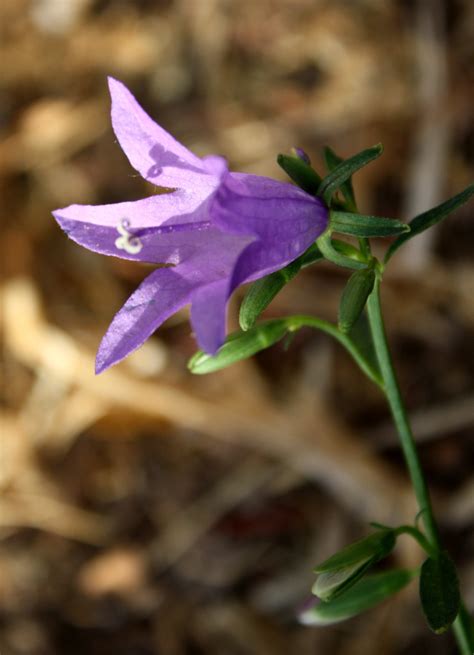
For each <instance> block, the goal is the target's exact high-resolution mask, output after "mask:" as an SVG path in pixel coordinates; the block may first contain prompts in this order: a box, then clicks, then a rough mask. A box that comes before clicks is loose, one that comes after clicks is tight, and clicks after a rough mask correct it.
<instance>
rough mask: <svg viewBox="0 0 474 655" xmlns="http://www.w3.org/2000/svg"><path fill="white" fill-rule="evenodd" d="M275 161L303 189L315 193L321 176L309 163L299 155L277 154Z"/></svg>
mask: <svg viewBox="0 0 474 655" xmlns="http://www.w3.org/2000/svg"><path fill="white" fill-rule="evenodd" d="M277 162H278V165H279V166H280V167H281V168H282V169H283V170H284V171H285V173H286V174H287V175H288V177H290V178H291V179H292V180H293V182H295V183H296V184H297V185H298V186H299V187H300V188H301V189H303V191H306V193H310V194H311V195H313V196H315V195H316V193H317V191H318V189H319V185H320V184H321V178H320V177H319V175H318V174H317V173H316V171H315V170H314V169H313V168H312V167H311V166H310V165H309V164H307V163H306V162H304V161H303V160H302V159H300V158H299V157H295V156H292V155H282V154H280V155H278V157H277Z"/></svg>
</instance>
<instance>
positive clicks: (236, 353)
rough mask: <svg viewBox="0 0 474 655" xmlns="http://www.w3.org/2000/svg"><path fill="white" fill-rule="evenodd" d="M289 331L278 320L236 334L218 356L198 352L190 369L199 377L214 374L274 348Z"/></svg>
mask: <svg viewBox="0 0 474 655" xmlns="http://www.w3.org/2000/svg"><path fill="white" fill-rule="evenodd" d="M287 330H288V325H287V322H286V321H285V320H279V319H276V320H274V321H267V322H266V323H261V324H260V325H256V326H255V327H254V328H252V329H251V330H249V331H248V332H234V333H233V334H231V335H230V336H229V337H227V340H226V342H225V343H224V345H223V346H222V347H221V348H220V349H219V350H218V352H217V354H216V355H208V354H207V353H205V352H203V351H202V350H198V352H197V353H195V354H194V355H193V357H191V359H190V360H189V362H188V368H189V370H190V371H191V373H195V374H197V375H204V374H206V373H213V372H214V371H218V370H219V369H221V368H226V367H227V366H230V365H231V364H234V363H235V362H238V361H240V360H242V359H247V358H248V357H251V356H252V355H255V353H257V352H259V351H260V350H264V349H265V348H268V347H269V346H272V345H273V344H274V343H276V342H277V341H279V340H280V339H282V338H283V337H284V336H285V334H286V332H287Z"/></svg>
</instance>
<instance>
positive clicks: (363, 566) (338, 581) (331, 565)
mask: <svg viewBox="0 0 474 655" xmlns="http://www.w3.org/2000/svg"><path fill="white" fill-rule="evenodd" d="M395 542H396V536H395V533H394V531H393V530H381V531H379V532H375V533H374V534H371V535H370V536H369V537H366V538H365V539H360V540H359V541H356V542H355V543H353V544H351V545H350V546H347V547H346V548H344V549H343V550H341V551H339V553H336V554H335V555H333V556H332V557H330V558H329V559H327V560H325V561H324V562H322V564H320V565H319V566H317V567H316V568H315V573H318V574H319V575H318V578H317V579H316V582H315V583H314V585H313V588H312V592H313V594H315V596H318V597H319V598H321V599H322V600H324V601H328V600H330V599H331V598H335V597H337V596H339V595H340V594H342V593H344V592H345V591H347V589H349V588H350V587H352V586H353V585H354V584H355V583H356V582H357V581H358V580H359V579H360V578H361V577H362V576H363V575H364V574H365V572H366V571H367V569H368V568H370V567H371V566H372V565H373V564H375V563H376V562H378V561H379V560H381V559H383V558H384V557H386V556H387V555H388V554H389V553H390V552H391V551H392V550H393V548H394V546H395Z"/></svg>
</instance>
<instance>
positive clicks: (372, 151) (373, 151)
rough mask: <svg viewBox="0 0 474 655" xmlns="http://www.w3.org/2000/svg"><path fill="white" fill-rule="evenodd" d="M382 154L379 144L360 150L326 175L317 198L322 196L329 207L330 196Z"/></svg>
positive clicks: (381, 147)
mask: <svg viewBox="0 0 474 655" xmlns="http://www.w3.org/2000/svg"><path fill="white" fill-rule="evenodd" d="M382 152H383V146H382V144H381V143H379V144H377V145H376V146H372V147H371V148H367V149H366V150H362V152H359V153H357V155H354V156H353V157H349V159H345V160H344V161H342V162H341V163H340V164H338V165H337V166H336V167H335V168H334V169H333V170H332V171H331V172H330V173H329V175H326V177H325V178H324V180H323V181H322V182H321V184H320V186H319V189H318V196H322V197H323V198H324V200H325V201H326V204H327V205H328V206H329V204H330V202H331V197H332V194H333V193H334V192H335V191H337V189H339V188H340V187H341V186H342V185H343V184H344V182H346V181H347V180H349V179H350V178H351V176H352V175H353V174H354V173H355V172H356V171H358V170H359V169H361V168H363V166H366V165H367V164H368V163H369V162H371V161H373V160H374V159H377V157H380V155H381V154H382Z"/></svg>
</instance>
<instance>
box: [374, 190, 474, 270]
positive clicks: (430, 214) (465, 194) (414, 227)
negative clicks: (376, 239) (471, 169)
mask: <svg viewBox="0 0 474 655" xmlns="http://www.w3.org/2000/svg"><path fill="white" fill-rule="evenodd" d="M473 194H474V184H470V185H469V186H468V187H467V189H464V191H461V193H458V194H457V195H456V196H453V197H452V198H450V199H449V200H446V202H443V203H441V205H438V206H437V207H433V208H432V209H429V210H428V211H426V212H423V214H419V215H418V216H415V218H414V219H413V220H411V221H410V223H409V224H408V225H409V226H410V232H409V233H407V234H402V235H401V236H400V237H398V239H397V240H396V241H394V242H393V243H392V245H391V246H390V248H389V249H388V250H387V253H386V255H385V262H388V260H389V259H390V257H391V256H392V255H393V254H394V253H395V252H396V251H397V250H398V249H399V248H400V246H402V245H403V244H404V243H405V242H406V241H408V239H412V238H413V237H416V235H417V234H421V232H424V231H425V230H427V229H428V228H430V227H432V226H433V225H436V223H439V222H440V221H442V220H443V219H445V218H447V217H448V216H449V214H451V213H452V212H453V211H455V210H456V209H458V207H461V206H462V205H464V204H465V203H466V202H467V201H468V200H469V199H470V198H471V196H472V195H473Z"/></svg>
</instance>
